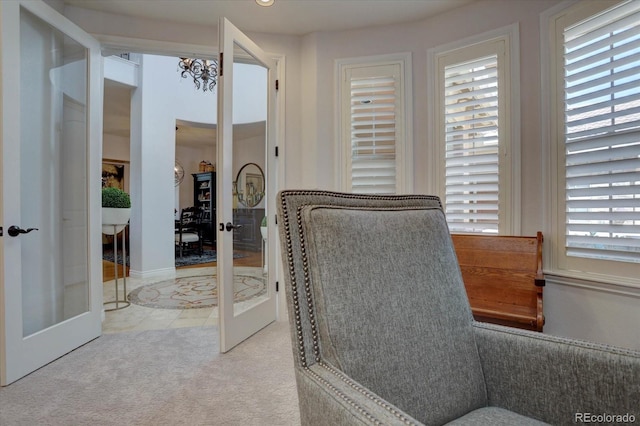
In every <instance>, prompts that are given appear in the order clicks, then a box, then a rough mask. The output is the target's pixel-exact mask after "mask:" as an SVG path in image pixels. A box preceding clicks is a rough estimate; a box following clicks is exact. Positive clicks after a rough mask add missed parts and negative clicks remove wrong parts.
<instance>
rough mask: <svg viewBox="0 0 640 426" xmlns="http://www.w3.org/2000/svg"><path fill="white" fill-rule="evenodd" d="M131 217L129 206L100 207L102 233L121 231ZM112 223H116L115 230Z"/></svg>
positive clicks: (108, 233)
mask: <svg viewBox="0 0 640 426" xmlns="http://www.w3.org/2000/svg"><path fill="white" fill-rule="evenodd" d="M130 217H131V208H128V209H114V208H111V207H103V208H102V233H103V234H107V235H113V234H114V233H115V234H117V233H118V232H120V231H122V230H123V229H124V227H125V226H127V223H129V218H130ZM113 225H117V226H116V228H115V232H114V229H113Z"/></svg>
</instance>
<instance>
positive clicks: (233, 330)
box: [218, 18, 276, 352]
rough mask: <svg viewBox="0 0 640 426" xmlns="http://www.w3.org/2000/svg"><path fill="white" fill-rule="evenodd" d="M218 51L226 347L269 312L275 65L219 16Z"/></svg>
mask: <svg viewBox="0 0 640 426" xmlns="http://www.w3.org/2000/svg"><path fill="white" fill-rule="evenodd" d="M220 52H221V58H222V60H221V63H222V67H221V75H220V77H219V94H218V132H219V133H218V141H219V143H218V164H219V168H218V177H219V180H218V215H219V216H218V221H219V222H220V223H219V229H220V230H219V238H218V250H219V252H221V256H220V263H219V264H218V274H219V275H218V276H219V279H220V282H221V286H220V342H221V345H220V346H221V350H222V352H226V351H228V350H230V349H231V348H233V347H234V346H235V345H237V344H238V343H239V342H241V341H243V340H245V339H246V338H247V337H249V336H251V335H252V334H253V333H255V332H256V331H258V330H260V329H261V328H263V327H264V326H266V325H267V324H269V323H271V322H272V321H275V317H276V297H275V286H274V283H272V280H270V276H269V268H268V267H266V264H267V262H268V256H267V253H268V250H266V248H267V247H268V245H267V243H268V238H266V237H267V235H266V229H261V227H262V224H263V218H265V217H267V216H268V214H269V212H273V208H272V198H273V194H271V193H270V191H269V189H270V188H272V187H273V182H272V179H271V174H270V172H271V170H272V168H271V167H270V164H269V155H268V153H270V152H273V149H272V148H271V147H272V145H273V143H274V142H273V137H272V134H273V129H274V126H273V125H272V122H273V120H274V114H273V111H274V108H273V105H275V77H274V75H275V67H274V65H273V62H272V61H271V60H270V59H269V58H268V57H267V56H266V55H265V54H264V52H262V50H260V49H259V48H258V47H257V46H256V45H255V44H254V43H253V42H252V41H251V40H250V39H248V38H247V37H246V36H245V35H244V34H242V33H241V32H240V31H239V30H238V29H237V28H236V27H234V26H233V25H232V24H231V23H229V21H227V20H226V19H224V18H223V19H222V20H221V22H220ZM270 194H271V199H270V197H269V195H270ZM229 219H230V220H229ZM263 234H264V235H265V238H263Z"/></svg>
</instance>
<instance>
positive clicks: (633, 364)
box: [474, 322, 640, 424]
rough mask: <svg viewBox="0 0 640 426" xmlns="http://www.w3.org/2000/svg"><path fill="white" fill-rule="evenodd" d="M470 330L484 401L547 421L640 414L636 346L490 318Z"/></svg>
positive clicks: (639, 369)
mask: <svg viewBox="0 0 640 426" xmlns="http://www.w3.org/2000/svg"><path fill="white" fill-rule="evenodd" d="M474 332H475V337H476V342H477V346H478V352H479V355H480V360H481V363H482V368H483V372H484V376H485V382H486V386H487V395H488V398H489V405H492V406H498V407H502V408H506V409H508V410H512V411H515V412H517V413H520V414H523V415H526V416H530V417H534V418H536V419H539V420H542V421H545V422H548V423H552V424H574V423H575V422H576V421H578V422H582V421H580V420H583V419H584V417H582V418H580V417H576V416H581V415H582V416H585V415H587V414H586V413H589V414H590V415H611V416H616V415H620V416H624V415H627V416H634V418H635V419H640V353H639V352H636V351H633V350H627V349H622V348H615V347H612V346H607V345H600V344H595V343H588V342H582V341H577V340H571V339H565V338H560V337H554V336H549V335H544V334H540V333H535V332H529V331H526V330H518V329H513V328H508V327H501V326H497V325H493V324H482V323H475V322H474ZM607 422H613V423H620V422H616V421H615V418H614V419H612V420H609V421H607Z"/></svg>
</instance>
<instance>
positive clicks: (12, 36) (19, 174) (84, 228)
mask: <svg viewBox="0 0 640 426" xmlns="http://www.w3.org/2000/svg"><path fill="white" fill-rule="evenodd" d="M1 12H2V31H3V33H2V43H3V45H2V54H3V58H2V64H3V68H2V76H3V80H2V92H3V99H2V102H3V108H2V110H3V123H4V125H3V129H2V131H3V144H2V182H3V183H2V222H3V225H2V226H3V231H4V232H3V237H2V244H1V245H2V256H1V257H2V262H3V268H2V274H1V280H2V281H1V284H0V285H1V289H2V292H3V294H4V300H3V302H4V306H3V307H2V308H3V309H2V312H3V313H4V316H3V318H2V327H1V328H2V330H0V332H1V333H3V334H4V340H3V342H4V346H3V347H2V348H0V349H1V353H2V355H3V356H2V361H3V362H2V365H1V366H0V370H1V372H2V376H1V378H2V384H3V385H5V384H8V383H10V382H12V381H14V380H17V379H18V378H20V377H22V376H24V375H25V374H28V373H29V372H31V371H33V370H35V369H36V368H39V367H41V366H42V365H44V364H46V363H48V362H50V361H52V360H54V359H55V358H57V357H59V356H61V355H63V354H65V353H67V352H69V351H70V350H72V349H74V348H76V347H77V346H79V345H81V344H84V343H86V342H87V341H88V340H90V339H93V338H95V337H97V336H98V335H99V334H100V328H101V322H100V317H101V291H100V289H99V286H100V285H101V279H100V275H99V274H100V266H99V259H100V258H99V257H97V259H98V260H97V261H96V260H92V257H90V255H91V254H92V253H93V254H96V253H99V244H100V242H99V236H100V227H99V226H97V227H94V226H92V225H93V224H95V223H99V221H100V219H99V204H97V203H98V202H99V201H98V200H99V197H100V192H99V168H97V167H96V168H93V169H91V168H90V159H91V158H92V156H93V157H94V158H99V157H96V155H99V154H97V153H99V151H100V150H99V135H100V132H101V128H100V120H99V119H98V120H95V122H94V121H93V120H91V119H90V109H91V107H92V106H93V107H94V108H93V110H91V114H96V113H97V112H98V111H97V110H100V103H99V101H98V99H97V97H90V96H89V89H88V88H90V87H91V88H92V90H93V91H95V92H96V93H98V92H99V88H100V84H99V82H100V81H99V79H98V80H96V78H93V80H91V79H90V78H89V70H90V69H93V68H94V67H98V66H99V64H100V63H99V56H98V55H99V44H98V43H97V42H96V41H95V40H94V39H92V38H91V37H89V36H88V35H86V34H85V33H84V32H82V31H80V30H79V29H78V28H77V27H75V26H74V25H72V24H71V23H70V22H68V21H66V19H64V18H63V17H62V16H61V15H59V14H57V13H56V12H55V11H53V10H52V9H50V8H49V7H48V6H46V5H44V4H42V3H39V2H15V3H14V2H3V4H2V9H1ZM12 53H13V54H12ZM16 65H17V66H16ZM11 66H13V67H14V68H13V69H9V68H11ZM97 74H98V75H99V73H97ZM94 102H95V104H93V105H92V103H94ZM92 117H93V115H92ZM89 135H91V136H92V137H94V138H95V145H94V146H91V145H90V143H89V138H90V136H89ZM95 164H99V162H96V161H94V166H95ZM90 171H95V173H93V174H95V179H93V181H92V179H90V176H92V174H91V172H90ZM91 206H93V207H92V209H91V208H90V207H91ZM94 234H95V235H94ZM96 248H97V249H98V250H96ZM94 257H95V256H94ZM92 283H94V286H95V287H96V288H95V289H94V288H92ZM0 340H2V339H0Z"/></svg>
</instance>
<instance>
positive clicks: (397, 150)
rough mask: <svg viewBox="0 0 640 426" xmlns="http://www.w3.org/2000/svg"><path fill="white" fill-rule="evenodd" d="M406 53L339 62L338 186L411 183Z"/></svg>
mask: <svg viewBox="0 0 640 426" xmlns="http://www.w3.org/2000/svg"><path fill="white" fill-rule="evenodd" d="M409 59H410V57H409V56H408V55H402V56H401V57H400V58H398V59H395V58H392V57H375V58H364V59H361V58H360V59H357V60H353V61H339V62H338V74H339V76H340V78H339V81H340V82H341V83H340V88H339V92H340V108H339V110H340V111H341V117H340V123H341V126H340V128H341V133H340V136H341V137H340V138H338V139H339V140H340V146H339V147H338V149H337V151H338V152H339V153H340V156H341V161H340V164H341V165H342V170H343V173H342V175H341V177H342V188H343V189H344V190H345V191H348V192H354V193H364V194H373V193H376V194H400V193H403V192H409V191H410V187H411V182H412V168H411V160H412V159H411V155H409V153H410V152H411V141H410V138H409V137H408V133H409V132H410V129H411V126H410V125H409V120H408V117H410V116H411V115H410V112H409V111H408V110H409V109H410V104H409V105H408V104H406V100H407V99H410V97H408V96H406V90H407V87H406V86H407V85H406V81H407V79H406V78H405V75H404V74H405V69H406V68H407V67H408V68H409V69H410V68H411V63H410V60H409Z"/></svg>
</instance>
